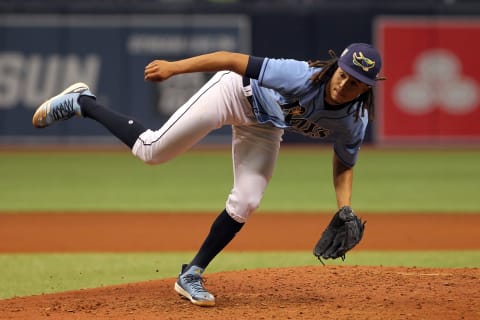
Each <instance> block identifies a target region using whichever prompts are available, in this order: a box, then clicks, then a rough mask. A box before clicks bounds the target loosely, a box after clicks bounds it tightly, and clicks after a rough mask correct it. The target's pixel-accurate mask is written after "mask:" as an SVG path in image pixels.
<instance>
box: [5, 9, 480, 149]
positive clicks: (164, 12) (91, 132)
mask: <svg viewBox="0 0 480 320" xmlns="http://www.w3.org/2000/svg"><path fill="white" fill-rule="evenodd" d="M479 14H480V2H478V1H477V0H388V1H385V0H337V1H326V0H316V1H315V0H303V1H302V0H297V1H294V0H279V1H262V0H257V1H253V0H224V1H222V0H210V1H207V0H135V1H133V0H101V1H98V0H95V1H94V0H82V1H59V0H58V1H57V0H48V1H40V0H22V1H18V0H11V1H6V0H1V1H0V74H1V77H0V144H1V145H3V146H13V145H15V146H29V145H32V144H33V143H34V144H36V145H38V144H55V145H58V144H69V145H75V146H76V145H95V144H102V145H104V144H116V143H117V142H116V141H115V140H114V139H113V138H112V137H111V136H110V135H109V134H108V133H107V132H106V131H105V130H104V129H103V128H101V127H99V126H98V125H96V124H95V123H93V122H91V121H71V122H68V123H65V124H62V126H55V127H52V128H49V129H48V130H45V131H43V130H35V129H34V128H33V127H32V126H31V124H30V119H31V115H32V113H33V111H34V109H35V108H36V107H37V106H38V105H39V104H40V103H41V102H43V101H44V100H45V99H46V98H48V97H50V96H52V95H54V94H56V93H57V92H58V91H59V90H61V89H62V88H63V87H65V86H67V85H69V84H70V83H72V82H76V81H85V82H87V83H88V84H89V85H90V86H91V87H92V89H93V91H94V92H95V93H96V94H97V95H98V98H99V99H100V100H101V101H102V102H104V103H105V104H107V105H110V106H111V107H114V108H115V109H117V110H120V111H121V112H125V113H128V114H133V115H135V116H136V117H137V118H138V119H140V120H142V121H144V122H145V123H146V125H147V126H150V127H153V128H157V127H159V126H160V125H161V124H162V123H163V122H164V121H165V119H166V118H167V117H168V116H169V115H170V114H171V113H172V111H173V110H175V109H176V108H177V107H178V106H179V105H180V104H181V103H183V102H184V101H186V99H187V98H188V97H189V96H190V95H191V94H192V93H193V92H194V91H196V90H197V89H198V88H199V87H200V86H201V85H202V84H203V83H204V82H205V81H206V80H207V78H208V77H209V76H210V75H208V74H189V75H182V76H178V77H176V78H174V79H171V80H169V81H167V82H165V83H161V84H150V83H145V82H144V80H143V68H144V66H145V65H146V64H147V63H148V62H149V61H151V60H152V59H155V58H162V59H179V58H183V57H187V56H191V55H196V54H200V53H204V52H210V51H215V50H232V51H240V52H244V53H250V54H253V55H257V56H269V57H279V58H280V57H283V58H296V59H305V60H313V59H320V58H326V57H328V55H327V52H328V50H329V49H333V50H335V51H336V52H337V54H340V53H341V50H342V49H343V48H344V47H345V46H346V45H348V44H349V43H352V42H372V43H374V44H375V45H376V46H378V47H379V49H380V50H381V51H382V53H383V55H384V69H383V74H384V75H385V76H387V78H388V80H387V81H386V82H385V83H383V84H381V85H380V86H379V87H378V90H377V108H378V109H377V117H376V118H377V120H376V121H375V123H374V124H371V125H370V127H369V130H368V135H367V143H371V144H376V145H396V144H402V145H404V144H407V145H411V144H415V145H417V144H419V143H420V144H425V143H426V144H429V145H431V144H435V145H436V144H441V145H445V144H448V145H454V146H456V145H462V146H463V145H474V146H475V145H478V144H479V142H480V126H478V125H477V124H478V122H479V121H480V94H479V92H480V90H479V86H480V82H479V80H478V79H480V68H479V67H478V63H477V56H478V55H477V49H478V43H477V42H478V41H477V40H478V39H479V38H480V15H479ZM229 130H230V129H229V128H223V129H221V130H218V131H216V132H214V133H212V134H211V135H210V136H209V137H208V138H207V139H206V140H205V141H204V142H206V143H220V144H223V143H229V141H230V137H229ZM285 141H286V143H318V142H316V141H311V140H307V139H304V138H302V137H300V136H296V135H288V134H287V135H286V137H285Z"/></svg>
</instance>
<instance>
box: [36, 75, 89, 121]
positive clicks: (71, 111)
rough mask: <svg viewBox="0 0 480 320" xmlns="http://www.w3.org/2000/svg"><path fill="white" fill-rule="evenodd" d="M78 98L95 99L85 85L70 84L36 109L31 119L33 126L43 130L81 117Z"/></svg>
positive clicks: (79, 83) (80, 83)
mask: <svg viewBox="0 0 480 320" xmlns="http://www.w3.org/2000/svg"><path fill="white" fill-rule="evenodd" d="M80 96H89V97H92V98H95V95H94V94H93V93H91V92H90V88H89V87H88V86H87V85H86V84H85V83H82V82H78V83H75V84H72V85H71V86H70V87H68V88H67V89H65V90H63V91H62V92H61V93H60V94H58V95H56V96H55V97H53V98H50V99H48V100H47V101H45V102H44V103H42V105H41V106H40V107H38V108H37V110H36V111H35V113H34V115H33V118H32V124H33V126H34V127H37V128H45V127H48V126H50V125H52V124H53V123H55V122H57V121H60V120H67V119H70V118H71V117H73V116H75V115H77V116H81V115H82V111H81V109H80V105H79V104H78V98H79V97H80Z"/></svg>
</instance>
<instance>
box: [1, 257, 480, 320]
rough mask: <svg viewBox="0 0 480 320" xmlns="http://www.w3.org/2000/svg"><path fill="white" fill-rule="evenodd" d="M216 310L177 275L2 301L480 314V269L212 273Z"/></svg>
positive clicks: (371, 314) (137, 314)
mask: <svg viewBox="0 0 480 320" xmlns="http://www.w3.org/2000/svg"><path fill="white" fill-rule="evenodd" d="M205 278H206V284H205V286H206V287H207V289H209V290H210V291H211V292H212V293H214V294H215V295H216V297H217V305H216V306H215V307H213V308H202V307H197V306H194V305H192V304H191V303H190V302H189V301H187V300H183V299H181V298H180V297H179V296H178V295H177V294H176V293H175V292H174V290H173V284H174V281H175V279H163V280H155V281H148V282H142V283H133V284H127V285H119V286H109V287H103V288H96V289H88V290H87V289H85V290H79V291H71V292H66V293H57V294H46V295H38V296H32V297H20V298H13V299H7V300H0V314H1V315H2V317H1V318H2V319H29V320H30V319H117V320H119V319H155V320H158V319H222V320H226V319H322V320H326V319H369V320H371V319H443V320H445V319H455V320H458V319H480V290H479V284H480V269H479V268H464V269H426V268H398V267H360V266H358V267H357V266H354V267H352V266H326V267H322V266H318V267H317V266H315V267H311V266H309V267H296V268H282V269H259V270H246V271H236V272H221V273H216V274H207V275H206V276H205Z"/></svg>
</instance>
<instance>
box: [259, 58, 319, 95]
mask: <svg viewBox="0 0 480 320" xmlns="http://www.w3.org/2000/svg"><path fill="white" fill-rule="evenodd" d="M315 71H318V69H315V68H310V67H309V66H308V63H307V62H305V61H298V60H293V59H270V58H265V59H264V60H263V63H262V67H261V69H260V73H259V76H258V83H259V85H260V86H262V87H266V88H270V89H273V90H275V91H278V92H279V93H280V94H282V95H285V96H290V95H293V96H295V95H299V94H301V93H302V92H303V91H304V90H307V89H308V88H309V87H310V85H311V81H310V78H311V76H312V75H313V73H314V72H315Z"/></svg>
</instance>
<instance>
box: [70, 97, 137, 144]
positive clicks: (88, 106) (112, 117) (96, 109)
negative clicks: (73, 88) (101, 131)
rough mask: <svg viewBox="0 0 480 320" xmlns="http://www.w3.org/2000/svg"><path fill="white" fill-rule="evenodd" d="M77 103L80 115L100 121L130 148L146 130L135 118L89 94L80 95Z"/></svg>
mask: <svg viewBox="0 0 480 320" xmlns="http://www.w3.org/2000/svg"><path fill="white" fill-rule="evenodd" d="M78 103H79V104H80V107H81V109H82V115H83V116H84V117H86V118H91V119H93V120H96V121H97V122H99V123H101V124H102V125H103V126H104V127H105V128H107V129H108V131H110V132H111V133H112V134H113V135H115V136H116V137H117V138H118V139H120V140H121V141H122V142H123V143H125V144H126V145H127V146H128V147H129V148H130V149H132V148H133V145H134V144H135V142H136V141H137V139H138V136H139V135H140V134H142V133H143V132H145V131H146V129H145V127H144V126H143V125H142V124H141V123H139V122H137V121H136V120H134V119H132V118H130V117H127V116H125V115H123V114H120V113H118V112H115V111H113V110H111V109H108V108H105V107H104V106H102V105H100V104H98V102H97V101H96V100H95V99H94V98H92V97H89V96H80V98H79V99H78Z"/></svg>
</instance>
